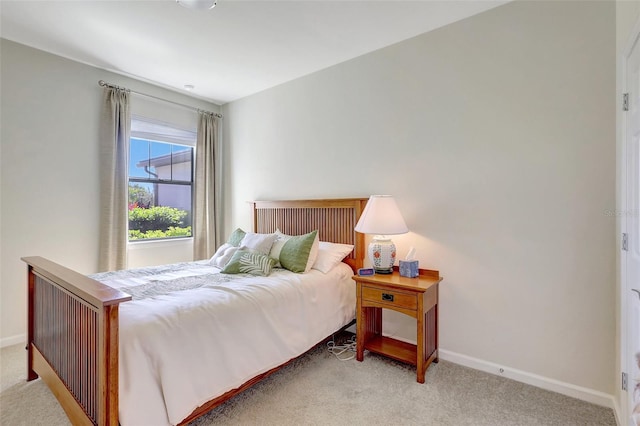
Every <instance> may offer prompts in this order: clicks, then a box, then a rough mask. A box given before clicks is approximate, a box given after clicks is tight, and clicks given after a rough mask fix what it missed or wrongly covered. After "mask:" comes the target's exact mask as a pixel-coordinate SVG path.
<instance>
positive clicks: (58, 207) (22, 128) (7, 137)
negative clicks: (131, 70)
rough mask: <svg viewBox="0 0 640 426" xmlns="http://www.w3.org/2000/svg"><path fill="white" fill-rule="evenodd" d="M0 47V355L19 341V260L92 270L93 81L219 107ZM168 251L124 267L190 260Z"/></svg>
mask: <svg viewBox="0 0 640 426" xmlns="http://www.w3.org/2000/svg"><path fill="white" fill-rule="evenodd" d="M1 43H2V44H1V45H0V49H1V72H0V83H1V87H2V100H1V108H2V110H1V112H2V123H1V126H0V127H1V130H0V139H1V151H0V152H1V154H0V157H1V165H2V170H1V180H0V183H1V191H0V192H1V194H0V200H1V201H0V203H1V206H2V210H1V214H2V216H1V220H0V223H1V226H0V241H1V242H0V249H1V252H0V253H1V262H2V263H1V265H2V266H1V271H0V311H1V313H0V321H1V323H0V345H6V344H12V343H19V342H21V341H23V339H24V335H25V320H26V309H25V308H26V285H25V284H26V266H25V264H24V263H22V262H21V261H20V257H22V256H44V257H46V258H49V259H51V260H53V261H55V262H59V263H61V264H62V265H65V266H67V267H70V268H72V269H75V270H77V271H79V272H82V273H92V272H95V271H96V269H97V265H98V258H97V256H98V240H97V238H98V220H99V214H98V200H99V197H98V191H99V185H98V167H99V163H100V158H99V157H98V147H97V135H98V117H99V106H100V103H101V99H102V88H101V87H99V86H98V84H97V83H98V80H100V79H103V80H106V81H109V82H111V83H114V84H118V85H122V86H125V87H128V88H130V89H133V90H137V91H139V92H143V93H148V94H151V95H154V96H159V97H162V98H165V99H169V100H173V101H175V102H180V103H183V104H188V105H192V106H194V107H199V108H203V109H207V110H211V111H218V110H219V107H218V106H217V105H213V104H210V103H206V102H202V101H199V100H196V99H193V98H189V97H186V96H183V95H181V94H178V93H175V92H172V91H168V90H164V89H161V88H158V87H154V86H152V85H149V84H146V83H142V82H140V81H136V80H132V79H129V78H126V77H123V76H121V75H117V74H114V73H110V72H106V71H103V70H99V69H96V68H92V67H89V66H86V65H82V64H79V63H77V62H73V61H69V60H66V59H63V58H60V57H58V56H54V55H50V54H47V53H44V52H42V51H38V50H35V49H31V48H28V47H26V46H22V45H19V44H16V43H13V42H10V41H7V40H2V41H1ZM168 244H169V245H166V244H164V245H163V244H161V243H156V244H149V243H147V244H146V245H144V246H139V247H136V248H135V249H134V250H131V251H130V258H129V265H130V266H142V265H143V264H151V263H167V262H170V261H182V260H191V253H192V248H191V247H192V245H191V243H190V240H186V241H182V242H170V243H168ZM169 246H170V247H169Z"/></svg>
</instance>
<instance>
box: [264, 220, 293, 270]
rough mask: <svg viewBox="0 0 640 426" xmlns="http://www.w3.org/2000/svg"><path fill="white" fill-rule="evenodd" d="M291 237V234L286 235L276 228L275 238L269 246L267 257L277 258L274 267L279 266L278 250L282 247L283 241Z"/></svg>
mask: <svg viewBox="0 0 640 426" xmlns="http://www.w3.org/2000/svg"><path fill="white" fill-rule="evenodd" d="M289 238H291V235H286V234H283V233H282V232H280V230H279V229H276V240H275V241H274V242H273V245H272V246H271V251H269V257H272V258H273V259H276V260H277V262H278V263H277V264H276V267H278V268H279V267H280V266H281V265H280V252H281V251H282V247H284V243H286V242H287V240H288V239H289Z"/></svg>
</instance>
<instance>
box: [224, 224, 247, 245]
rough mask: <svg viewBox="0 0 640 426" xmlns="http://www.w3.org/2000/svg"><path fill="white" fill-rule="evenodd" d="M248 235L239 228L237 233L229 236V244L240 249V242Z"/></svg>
mask: <svg viewBox="0 0 640 426" xmlns="http://www.w3.org/2000/svg"><path fill="white" fill-rule="evenodd" d="M245 234H246V232H244V231H243V230H242V229H240V228H237V229H236V230H235V231H233V232H232V233H231V235H230V236H229V239H228V240H227V244H231V245H232V246H234V247H239V246H240V242H241V241H242V239H243V238H244V235H245Z"/></svg>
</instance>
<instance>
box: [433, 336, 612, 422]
mask: <svg viewBox="0 0 640 426" xmlns="http://www.w3.org/2000/svg"><path fill="white" fill-rule="evenodd" d="M438 356H439V358H440V359H443V360H445V361H450V362H453V363H456V364H460V365H464V366H465V367H469V368H473V369H475V370H480V371H484V372H487V373H491V374H495V375H496V376H502V377H506V378H508V379H511V380H515V381H518V382H521V383H526V384H528V385H532V386H536V387H539V388H542V389H546V390H549V391H552V392H557V393H560V394H563V395H567V396H570V397H573V398H577V399H581V400H583V401H587V402H590V403H592V404H597V405H601V406H604V407H607V408H611V409H613V410H614V412H615V414H616V420H618V410H617V404H616V401H615V398H614V396H613V395H609V394H607V393H604V392H600V391H596V390H593V389H588V388H584V387H581V386H576V385H572V384H571V383H565V382H561V381H559V380H555V379H551V378H548V377H543V376H539V375H537V374H533V373H528V372H526V371H522V370H517V369H515V368H509V367H505V366H502V365H498V364H494V363H492V362H489V361H484V360H481V359H477V358H472V357H470V356H467V355H462V354H459V353H456V352H451V351H448V350H445V349H438ZM618 424H620V422H619V421H618Z"/></svg>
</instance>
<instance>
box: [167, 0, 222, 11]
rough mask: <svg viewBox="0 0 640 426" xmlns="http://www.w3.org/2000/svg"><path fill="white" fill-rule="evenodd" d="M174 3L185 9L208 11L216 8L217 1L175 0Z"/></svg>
mask: <svg viewBox="0 0 640 426" xmlns="http://www.w3.org/2000/svg"><path fill="white" fill-rule="evenodd" d="M176 3H178V4H179V5H180V6H182V7H186V8H187V9H196V10H208V9H213V8H214V7H216V3H217V0H176Z"/></svg>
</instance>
